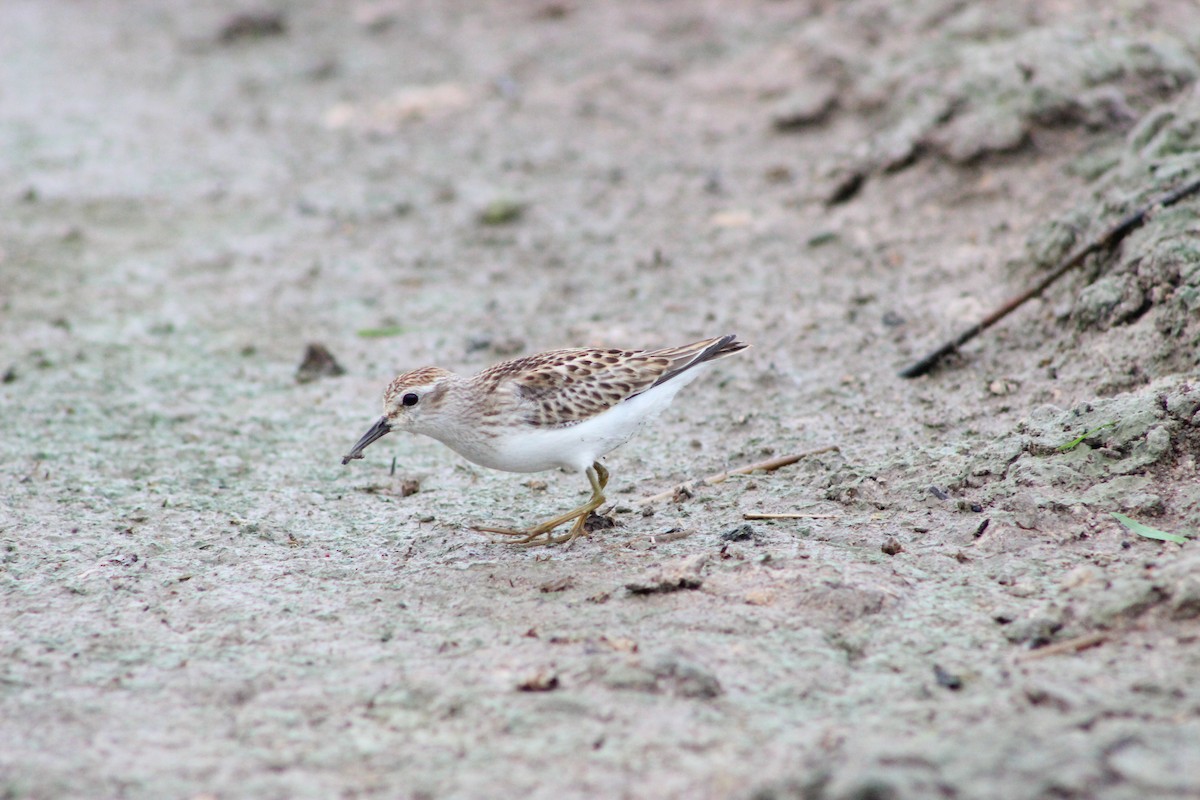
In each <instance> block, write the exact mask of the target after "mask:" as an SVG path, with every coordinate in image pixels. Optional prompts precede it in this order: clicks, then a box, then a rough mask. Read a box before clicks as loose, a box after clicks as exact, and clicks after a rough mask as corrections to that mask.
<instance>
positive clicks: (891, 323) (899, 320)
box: [882, 310, 905, 328]
mask: <svg viewBox="0 0 1200 800" xmlns="http://www.w3.org/2000/svg"><path fill="white" fill-rule="evenodd" d="M882 322H883V324H884V327H887V328H899V327H900V326H901V325H903V324H904V323H905V319H904V317H902V316H900V315H899V314H897V313H896V312H895V311H891V310H888V311H885V312H883V319H882Z"/></svg>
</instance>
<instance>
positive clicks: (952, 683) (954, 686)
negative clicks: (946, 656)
mask: <svg viewBox="0 0 1200 800" xmlns="http://www.w3.org/2000/svg"><path fill="white" fill-rule="evenodd" d="M933 677H934V680H936V681H937V685H938V686H941V687H942V688H943V689H949V690H950V691H952V692H957V691H958V690H959V689H961V688H962V687H963V680H962V678H961V677H959V676H958V675H954V674H952V673H949V672H946V670H944V669H942V667H941V665H940V664H934V665H933Z"/></svg>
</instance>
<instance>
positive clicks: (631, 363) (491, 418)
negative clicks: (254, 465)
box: [342, 334, 749, 546]
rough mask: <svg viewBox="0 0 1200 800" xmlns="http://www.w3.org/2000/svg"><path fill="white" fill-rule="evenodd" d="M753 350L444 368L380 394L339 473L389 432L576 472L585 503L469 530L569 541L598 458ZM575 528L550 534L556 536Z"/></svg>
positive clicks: (595, 492) (527, 540) (511, 463)
mask: <svg viewBox="0 0 1200 800" xmlns="http://www.w3.org/2000/svg"><path fill="white" fill-rule="evenodd" d="M748 346H749V345H747V344H745V343H744V342H740V341H738V340H737V337H736V336H735V335H733V334H729V335H725V336H718V337H714V338H711V339H704V340H702V341H698V342H692V343H691V344H685V345H682V346H679V347H666V348H660V349H655V350H620V349H604V348H590V347H588V348H570V349H563V350H550V351H547V352H544V353H538V354H536V355H531V356H526V357H524V358H518V359H514V360H512V361H504V362H501V363H499V364H495V365H494V366H491V367H488V368H487V369H485V370H483V371H482V372H479V373H478V374H476V375H473V376H471V377H463V376H461V375H457V374H455V373H453V372H450V371H449V370H446V369H442V368H441V367H421V368H420V369H414V370H411V371H409V372H404V373H402V374H400V375H398V376H396V378H395V379H393V380H392V382H391V383H389V384H388V386H387V388H386V389H385V391H384V393H383V416H382V417H380V418H379V420H378V421H377V422H376V423H375V424H374V425H373V426H371V428H370V429H369V430H368V431H367V432H366V433H364V434H363V435H362V438H360V439H359V440H358V443H357V444H355V445H354V447H353V448H351V450H350V452H349V453H347V454H346V455H345V456H343V457H342V465H343V466H345V465H347V464H349V463H350V462H351V461H353V460H355V459H359V458H364V456H363V450H364V449H366V447H367V446H368V445H370V444H372V443H373V442H376V441H378V440H379V439H381V438H383V437H384V436H386V435H387V434H389V433H391V432H393V431H407V432H409V433H416V434H423V435H425V436H429V437H432V438H434V439H436V440H438V441H440V442H441V443H442V444H445V445H446V446H448V447H449V448H450V449H452V450H454V451H455V452H457V453H458V454H459V455H461V456H463V457H464V458H466V459H467V460H468V461H471V462H474V463H475V464H479V465H480V466H483V467H487V468H489V469H495V470H503V471H506V472H541V471H543V470H550V469H563V470H566V471H570V472H577V473H582V474H583V476H584V477H586V478H587V481H588V483H589V485H590V486H591V490H592V494H591V497H590V498H588V500H587V502H585V503H583V504H582V505H580V506H579V507H578V508H574V509H572V510H570V511H567V512H566V513H564V514H560V515H558V516H556V517H553V518H552V519H549V520H546V521H545V522H541V523H539V524H536V525H533V526H531V527H529V528H526V529H523V530H514V529H511V528H498V527H485V526H473V527H474V529H475V530H478V531H482V532H485V533H491V534H497V535H503V536H508V537H512V538H511V539H509V540H508V541H511V542H512V543H514V544H520V545H529V546H536V545H551V544H562V543H567V544H568V545H569V544H570V543H572V542H574V541H575V540H576V539H577V538H578V537H579V536H581V535H583V534H585V533H586V530H585V525H586V522H587V519H588V516H589V515H590V514H591V513H592V512H593V511H595V510H596V509H598V508H599V507H600V506H601V505H603V504H604V502H605V497H604V488H605V486H606V485H607V484H608V478H609V472H608V470H607V469H606V468H605V467H604V466H603V465H602V464H601V463H600V459H601V458H602V457H603V456H604V455H606V454H607V453H609V452H611V451H613V450H615V449H616V448H618V447H620V446H621V445H623V444H625V443H626V442H627V441H629V439H631V438H632V437H633V436H634V435H635V434H636V433H637V432H638V431H639V430H640V429H641V428H643V427H645V426H646V425H648V424H650V423H651V422H652V421H653V420H654V419H655V418H657V417H658V415H659V414H661V413H662V412H663V410H664V409H666V408H667V406H669V405H670V404H671V401H672V400H674V398H675V395H676V394H677V393H678V392H679V390H680V389H682V388H683V387H684V386H686V385H687V384H689V383H691V382H692V381H693V380H695V379H696V378H698V377H699V376H700V374H701V373H702V372H704V371H705V370H706V369H707V368H708V367H709V366H711V364H712V363H713V362H714V361H716V360H718V359H721V358H725V357H727V356H731V355H733V354H734V353H738V352H740V351H742V350H744V349H746V348H747V347H748ZM567 523H573V524H572V526H571V528H570V530H569V531H568V532H567V533H565V534H561V535H555V534H554V533H553V531H555V529H557V528H559V527H561V526H563V525H566V524H567Z"/></svg>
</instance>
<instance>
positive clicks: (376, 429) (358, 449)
mask: <svg viewBox="0 0 1200 800" xmlns="http://www.w3.org/2000/svg"><path fill="white" fill-rule="evenodd" d="M391 430H392V426H391V425H389V424H388V421H387V417H380V418H379V422H376V423H375V424H374V425H372V426H371V430H369V431H367V432H366V433H364V434H363V437H362V438H361V439H359V440H358V444H356V445H354V449H352V450H351V451H350V452H349V453H346V455H344V456H342V466H343V467H344V466H346V465H347V464H349V463H350V462H351V461H353V460H354V459H356V458H362V457H363V454H362V451H363V450H365V449H366V448H367V445H369V444H370V443H371V442H373V441H375V440H376V439H382V438H383V437H384V436H386V435H387V434H388V433H390V432H391Z"/></svg>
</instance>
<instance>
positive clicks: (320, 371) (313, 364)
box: [296, 342, 346, 383]
mask: <svg viewBox="0 0 1200 800" xmlns="http://www.w3.org/2000/svg"><path fill="white" fill-rule="evenodd" d="M345 374H346V369H345V368H344V367H343V366H342V365H341V364H339V363H338V362H337V359H336V358H334V357H333V353H331V352H329V348H327V347H325V345H323V344H320V343H319V342H311V343H310V344H309V345H308V349H306V350H305V351H304V359H303V360H302V361H301V362H300V366H299V367H298V368H297V369H296V382H297V383H311V382H312V381H315V380H317V379H318V378H336V377H337V376H338V375H345Z"/></svg>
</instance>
